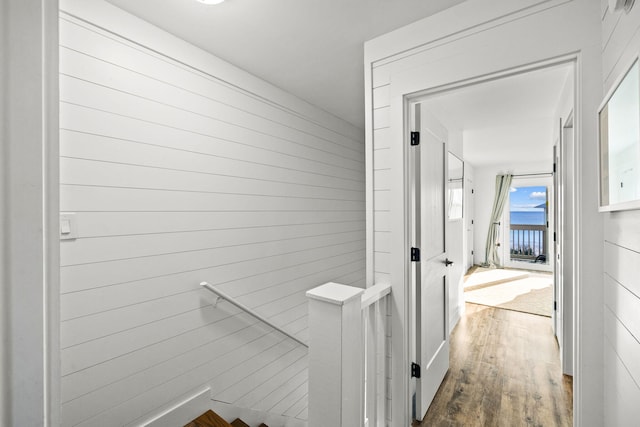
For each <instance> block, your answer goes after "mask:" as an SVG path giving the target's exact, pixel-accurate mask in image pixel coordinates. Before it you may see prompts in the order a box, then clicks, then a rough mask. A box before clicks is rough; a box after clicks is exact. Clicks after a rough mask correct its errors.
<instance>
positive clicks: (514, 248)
mask: <svg viewBox="0 0 640 427" xmlns="http://www.w3.org/2000/svg"><path fill="white" fill-rule="evenodd" d="M510 228H511V230H510V233H509V234H510V236H509V241H510V253H511V259H512V260H535V259H536V258H537V257H538V256H539V255H546V254H547V226H546V225H534V224H512V225H511V227H510Z"/></svg>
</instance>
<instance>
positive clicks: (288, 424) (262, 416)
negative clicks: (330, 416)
mask: <svg viewBox="0 0 640 427" xmlns="http://www.w3.org/2000/svg"><path fill="white" fill-rule="evenodd" d="M210 406H211V409H213V410H214V411H215V412H216V413H217V414H218V415H220V416H221V417H222V418H224V419H225V420H229V421H233V420H234V419H236V418H240V419H241V420H242V421H244V422H245V423H247V424H249V425H250V426H258V425H260V423H265V424H266V425H268V426H269V427H307V421H304V420H300V419H297V418H292V417H285V416H284V415H277V414H271V413H268V412H262V411H255V410H253V409H246V408H238V407H237V406H233V405H231V404H229V403H224V402H219V401H216V400H212V401H210Z"/></svg>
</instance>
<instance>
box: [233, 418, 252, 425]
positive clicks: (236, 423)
mask: <svg viewBox="0 0 640 427" xmlns="http://www.w3.org/2000/svg"><path fill="white" fill-rule="evenodd" d="M231 425H232V426H233V427H250V426H249V424H247V423H245V422H244V421H242V420H241V419H240V418H236V419H235V420H233V421H231Z"/></svg>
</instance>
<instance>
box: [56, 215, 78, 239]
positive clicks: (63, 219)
mask: <svg viewBox="0 0 640 427" xmlns="http://www.w3.org/2000/svg"><path fill="white" fill-rule="evenodd" d="M77 238H78V224H77V219H76V214H74V213H61V214H60V240H73V239H77Z"/></svg>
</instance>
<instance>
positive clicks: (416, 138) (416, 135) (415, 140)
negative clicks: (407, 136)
mask: <svg viewBox="0 0 640 427" xmlns="http://www.w3.org/2000/svg"><path fill="white" fill-rule="evenodd" d="M419 144H420V132H411V145H419Z"/></svg>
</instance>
